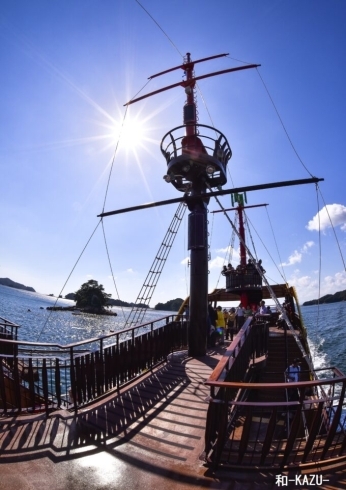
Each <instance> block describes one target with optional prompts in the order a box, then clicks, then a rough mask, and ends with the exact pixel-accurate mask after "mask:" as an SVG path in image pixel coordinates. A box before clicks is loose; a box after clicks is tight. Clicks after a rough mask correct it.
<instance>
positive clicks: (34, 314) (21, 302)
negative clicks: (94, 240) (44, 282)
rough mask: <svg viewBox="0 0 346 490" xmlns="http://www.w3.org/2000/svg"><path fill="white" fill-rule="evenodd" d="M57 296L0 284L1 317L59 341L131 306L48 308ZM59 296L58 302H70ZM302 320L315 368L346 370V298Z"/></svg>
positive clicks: (97, 331)
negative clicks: (102, 312)
mask: <svg viewBox="0 0 346 490" xmlns="http://www.w3.org/2000/svg"><path fill="white" fill-rule="evenodd" d="M56 301H57V299H56V298H54V297H51V296H45V295H43V294H39V293H31V292H28V291H22V290H19V289H14V288H9V287H7V286H1V285H0V317H3V318H6V319H7V320H10V321H12V322H14V323H16V324H18V325H20V328H19V331H18V338H19V340H27V341H31V342H38V341H39V342H53V343H59V344H62V345H65V344H69V343H74V342H78V341H80V340H85V339H88V338H95V337H99V336H100V335H104V334H108V333H109V332H111V331H117V330H120V329H122V328H123V327H124V324H125V321H126V318H127V316H128V315H129V313H130V311H131V308H120V307H112V308H111V311H113V312H115V313H117V316H97V315H86V314H82V315H73V314H72V312H71V311H49V310H47V309H46V308H47V306H54V305H55V303H56ZM74 304H75V303H74V302H73V301H70V300H65V299H59V300H58V303H57V306H73V305H74ZM301 311H302V316H303V321H304V324H305V326H306V329H307V332H308V341H309V346H310V351H311V355H312V359H313V363H314V366H315V368H325V367H328V366H336V367H338V368H339V369H340V370H341V371H342V372H344V373H346V349H345V339H344V336H345V334H346V302H340V303H331V304H323V305H319V306H317V305H316V306H302V307H301ZM167 315H172V312H169V311H157V310H152V309H148V311H147V312H146V315H145V317H144V319H143V321H142V323H145V322H150V321H154V320H158V319H159V318H162V317H164V316H167Z"/></svg>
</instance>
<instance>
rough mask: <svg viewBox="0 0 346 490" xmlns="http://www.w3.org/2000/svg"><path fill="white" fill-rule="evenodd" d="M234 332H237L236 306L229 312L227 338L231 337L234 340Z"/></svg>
mask: <svg viewBox="0 0 346 490" xmlns="http://www.w3.org/2000/svg"><path fill="white" fill-rule="evenodd" d="M234 332H235V308H231V309H230V310H229V313H228V320H227V330H226V339H228V338H229V337H230V339H231V342H232V340H233V334H234Z"/></svg>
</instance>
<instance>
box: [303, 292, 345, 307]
mask: <svg viewBox="0 0 346 490" xmlns="http://www.w3.org/2000/svg"><path fill="white" fill-rule="evenodd" d="M341 301H346V290H344V291H339V292H337V293H335V294H326V295H325V296H322V297H321V298H320V299H313V300H311V301H305V302H304V303H303V305H302V306H313V305H318V304H326V303H327V304H328V303H340V302H341Z"/></svg>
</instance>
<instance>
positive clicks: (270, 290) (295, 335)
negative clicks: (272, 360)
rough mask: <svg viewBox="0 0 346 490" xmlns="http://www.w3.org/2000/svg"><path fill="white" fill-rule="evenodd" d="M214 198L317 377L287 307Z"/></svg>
mask: <svg viewBox="0 0 346 490" xmlns="http://www.w3.org/2000/svg"><path fill="white" fill-rule="evenodd" d="M208 187H209V190H211V188H210V186H209V185H208ZM214 198H215V200H216V202H217V203H218V204H219V206H220V208H221V209H222V210H223V214H224V215H225V217H226V218H227V220H228V221H229V223H230V225H231V226H232V228H233V230H234V231H235V233H236V234H237V236H238V238H239V240H240V241H241V243H242V244H243V246H244V248H245V249H246V252H247V254H248V256H249V257H250V258H251V259H252V261H253V264H254V266H255V267H256V269H257V272H258V273H259V274H260V276H261V277H262V280H263V282H264V283H265V285H266V287H267V289H268V291H269V294H270V296H271V298H272V300H273V301H274V303H275V306H276V308H277V311H280V313H281V314H282V317H283V318H284V320H285V321H286V324H287V326H288V328H289V329H290V331H291V332H292V335H293V338H294V340H295V341H296V344H297V345H298V347H299V350H300V352H301V354H302V356H303V358H304V359H305V360H306V363H307V364H308V366H309V369H310V371H311V372H312V373H313V375H314V377H315V378H317V376H316V373H315V371H314V366H313V364H312V362H311V359H310V357H309V355H308V353H307V352H306V351H305V349H304V346H303V344H302V343H301V341H300V339H299V336H298V334H297V332H296V331H295V329H294V327H293V325H292V323H291V321H290V319H289V318H288V315H287V312H286V310H285V308H283V307H282V305H281V304H280V302H279V300H278V298H277V297H276V295H275V293H274V291H273V289H272V287H271V286H270V284H269V282H268V280H267V278H266V276H265V274H264V272H263V271H262V269H261V267H260V266H259V265H258V263H257V262H256V260H255V257H254V256H253V255H252V253H251V251H250V249H249V247H248V246H247V245H246V243H245V241H244V240H243V239H242V237H241V235H240V233H239V232H238V230H237V229H236V228H235V226H234V223H233V221H232V220H231V218H230V217H229V216H228V214H227V213H226V211H225V208H224V207H223V205H222V203H221V202H220V200H219V199H218V197H217V196H214Z"/></svg>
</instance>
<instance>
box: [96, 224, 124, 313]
mask: <svg viewBox="0 0 346 490" xmlns="http://www.w3.org/2000/svg"><path fill="white" fill-rule="evenodd" d="M101 222H102V231H103V238H104V241H105V247H106V252H107V258H108V264H109V268H110V270H111V274H112V280H113V284H114V289H115V291H116V293H117V296H118V299H120V295H119V291H118V288H117V285H116V283H115V278H114V272H113V267H112V262H111V258H110V255H109V250H108V244H107V239H106V232H105V227H104V223H103V219H101ZM120 308H121V312H122V314H123V317H124V321H126V318H125V312H124V308H123V306H122V305H120Z"/></svg>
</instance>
